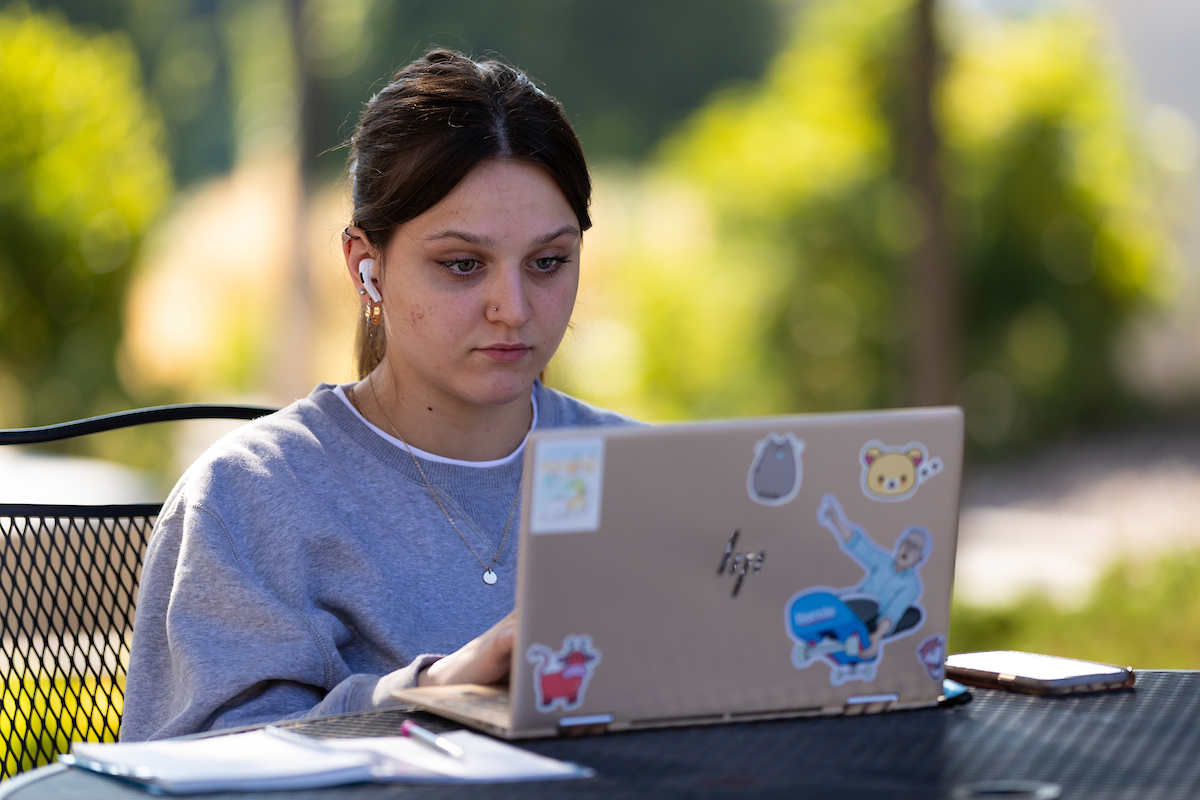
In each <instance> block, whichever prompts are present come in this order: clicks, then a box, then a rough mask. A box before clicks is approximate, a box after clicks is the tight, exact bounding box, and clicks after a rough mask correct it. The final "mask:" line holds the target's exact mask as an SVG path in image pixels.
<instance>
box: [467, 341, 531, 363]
mask: <svg viewBox="0 0 1200 800" xmlns="http://www.w3.org/2000/svg"><path fill="white" fill-rule="evenodd" d="M530 349H531V348H530V347H529V345H525V344H492V345H488V346H487V347H480V348H479V352H481V353H483V354H484V355H485V356H487V357H488V358H490V359H492V360H493V361H520V360H521V359H522V358H524V357H525V355H526V354H527V353H528V352H529V351H530Z"/></svg>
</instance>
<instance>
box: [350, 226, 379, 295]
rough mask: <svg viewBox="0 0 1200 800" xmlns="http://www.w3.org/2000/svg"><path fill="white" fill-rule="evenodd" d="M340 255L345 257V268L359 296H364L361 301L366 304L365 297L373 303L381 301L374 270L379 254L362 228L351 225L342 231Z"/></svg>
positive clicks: (377, 279)
mask: <svg viewBox="0 0 1200 800" xmlns="http://www.w3.org/2000/svg"><path fill="white" fill-rule="evenodd" d="M342 255H344V256H345V258H346V270H347V271H348V272H349V273H350V280H351V281H352V282H353V283H354V288H355V289H357V290H358V294H359V297H360V298H364V299H363V301H362V302H363V303H364V304H368V301H367V300H366V299H365V298H370V302H374V303H379V302H382V300H383V295H382V294H381V293H380V291H379V276H378V275H377V274H376V272H375V265H376V264H377V263H378V257H379V254H378V253H376V252H375V248H373V247H371V244H370V242H368V241H367V234H366V233H365V232H364V231H363V229H362V228H359V227H358V226H357V225H351V226H349V227H348V228H346V229H345V230H344V231H342Z"/></svg>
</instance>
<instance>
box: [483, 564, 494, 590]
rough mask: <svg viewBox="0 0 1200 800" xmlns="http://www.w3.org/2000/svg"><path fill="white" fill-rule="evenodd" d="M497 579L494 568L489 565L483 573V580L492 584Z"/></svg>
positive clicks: (489, 584)
mask: <svg viewBox="0 0 1200 800" xmlns="http://www.w3.org/2000/svg"><path fill="white" fill-rule="evenodd" d="M496 580H497V578H496V573H494V572H492V568H491V567H488V568H487V569H486V570H484V573H483V582H484V583H486V584H487V585H488V586H491V585H492V584H493V583H495V582H496Z"/></svg>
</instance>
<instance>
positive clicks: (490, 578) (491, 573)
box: [350, 378, 521, 586]
mask: <svg viewBox="0 0 1200 800" xmlns="http://www.w3.org/2000/svg"><path fill="white" fill-rule="evenodd" d="M367 385H368V386H369V387H371V399H372V400H374V401H375V406H376V407H377V408H378V409H379V413H380V414H382V415H383V419H384V421H385V422H387V424H388V427H389V428H391V429H392V435H393V436H395V437H396V438H397V439H398V440H399V441H400V444H402V445H404V449H405V450H407V451H408V455H409V457H411V458H412V461H413V464H414V465H415V466H416V468H417V472H419V473H420V474H421V480H423V481H425V486H426V488H428V489H429V494H430V495H431V496H432V497H433V499H434V502H436V503H437V505H438V508H440V509H441V510H442V516H444V517H445V518H446V521H447V522H449V523H450V527H451V528H454V532H455V533H457V534H458V538H459V539H462V543H463V544H465V545H466V546H467V549H468V550H470V551H471V555H473V556H475V560H476V561H478V562H479V566H481V567H483V568H484V569H483V582H484V583H486V584H487V585H488V586H492V585H493V584H495V583H496V581H497V580H498V577H497V575H496V571H495V569H494V567H495V566H496V562H497V561H498V560H499V559H500V553H501V552H503V550H504V542H505V541H506V540H507V539H508V531H509V528H511V527H512V520H513V513H514V512H515V511H516V510H517V499H518V498H520V496H521V480H520V479H518V480H517V492H516V494H514V495H513V500H512V505H510V506H509V507H508V520H507V521H506V522H505V523H504V533H503V534H502V535H501V536H500V544H499V546H497V547H496V552H495V553H494V554H493V555H492V563H490V564H484V563H483V559H482V558H480V557H479V553H476V552H475V548H474V547H472V546H471V543H470V542H468V541H467V537H465V536H463V535H462V531H460V530H459V529H458V525H456V524H455V523H454V518H453V517H451V516H450V512H449V511H447V510H446V506H445V505H443V504H442V498H441V497H439V496H438V493H437V489H435V488H433V484H432V483H431V482H430V480H429V477H428V476H427V475H426V474H425V470H424V469H423V468H422V467H421V462H420V461H419V460H418V459H417V454H416V453H414V452H413V451H412V447H411V446H409V444H408V442H406V441H405V440H404V437H403V436H401V435H400V432H399V431H398V430H396V426H395V425H393V424H392V420H391V418H390V417H389V416H388V415H387V411H385V410H384V408H383V404H382V403H380V402H379V395H377V394H376V393H375V384H374V383H372V382H371V379H370V378H367ZM354 388H355V387H353V386H351V387H350V402H351V403H353V404H354V407H355V408H356V409H358V413H359V414H360V415H361V416H362V418H363V419H366V418H367V415H366V414H363V412H362V408H360V407H359V405H358V398H357V397H355V392H354ZM464 519H466V517H465V515H464ZM467 523H468V524H471V521H470V520H469V519H467ZM471 527H472V528H474V529H475V531H476V532H477V533H478V532H479V529H478V528H477V527H476V526H475V525H474V524H471Z"/></svg>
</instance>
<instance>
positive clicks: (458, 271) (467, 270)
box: [442, 258, 479, 275]
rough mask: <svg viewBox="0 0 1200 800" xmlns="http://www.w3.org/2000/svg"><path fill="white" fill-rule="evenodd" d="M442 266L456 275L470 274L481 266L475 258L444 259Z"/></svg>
mask: <svg viewBox="0 0 1200 800" xmlns="http://www.w3.org/2000/svg"><path fill="white" fill-rule="evenodd" d="M442 266H444V267H445V268H446V269H448V270H450V271H451V272H452V273H454V274H455V275H470V274H471V273H472V272H474V271H475V270H476V269H477V268H478V267H479V262H478V261H476V260H475V259H473V258H459V259H455V260H454V261H443V262H442Z"/></svg>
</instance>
